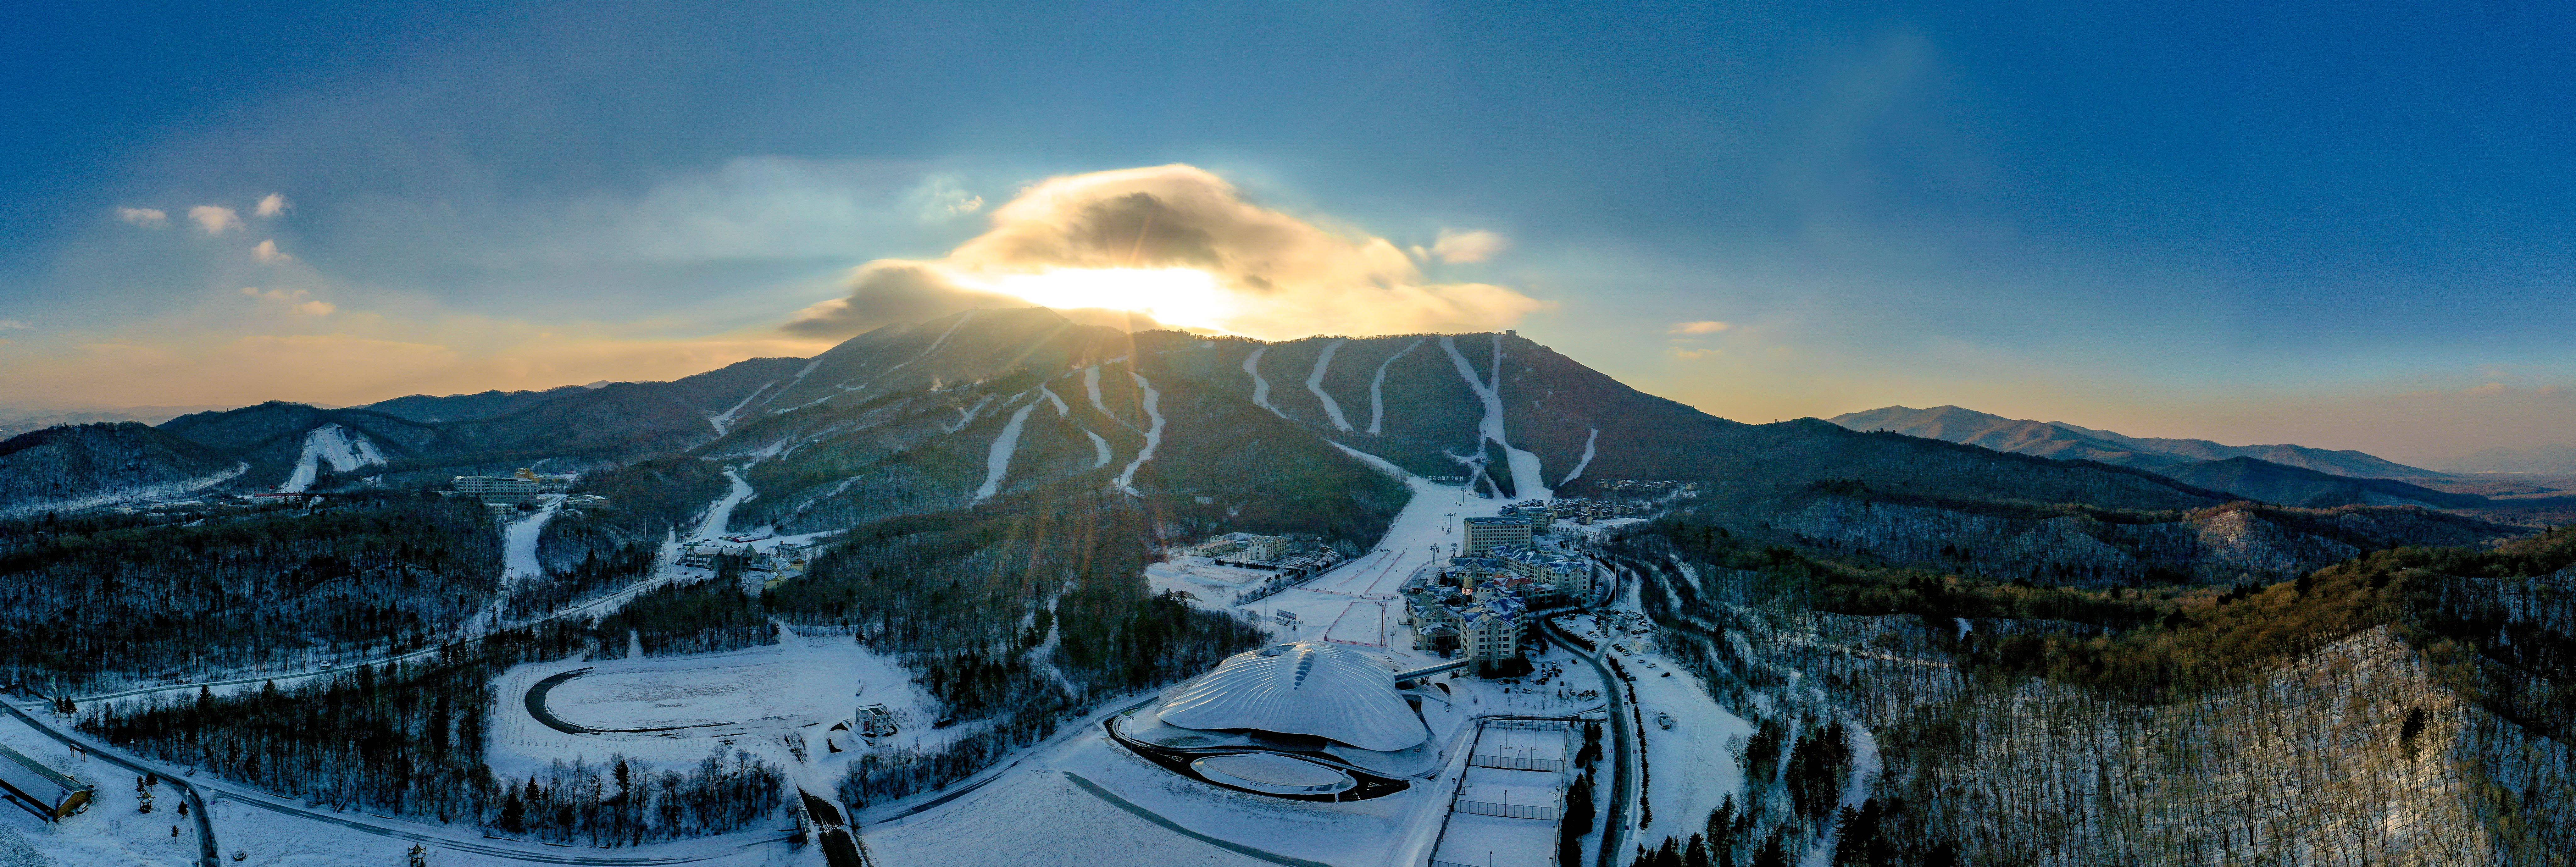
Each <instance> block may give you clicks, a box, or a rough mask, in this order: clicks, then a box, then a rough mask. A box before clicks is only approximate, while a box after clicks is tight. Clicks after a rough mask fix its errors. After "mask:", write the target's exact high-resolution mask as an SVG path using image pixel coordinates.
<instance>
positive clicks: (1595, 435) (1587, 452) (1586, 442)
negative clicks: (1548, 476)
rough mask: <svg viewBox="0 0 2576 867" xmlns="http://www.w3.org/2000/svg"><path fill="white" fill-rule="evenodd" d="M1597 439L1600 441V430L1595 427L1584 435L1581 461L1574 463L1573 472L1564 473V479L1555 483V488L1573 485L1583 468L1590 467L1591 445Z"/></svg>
mask: <svg viewBox="0 0 2576 867" xmlns="http://www.w3.org/2000/svg"><path fill="white" fill-rule="evenodd" d="M1599 439H1601V429H1600V428H1597V427H1596V428H1593V429H1592V432H1591V433H1589V434H1585V435H1584V437H1583V459H1582V460H1579V461H1575V462H1574V472H1570V473H1566V474H1565V478H1564V479H1561V480H1559V481H1558V482H1557V483H1556V486H1557V487H1560V488H1562V487H1565V486H1566V485H1570V484H1573V483H1574V479H1575V477H1576V476H1580V475H1583V468H1584V467H1588V466H1591V465H1592V444H1593V442H1595V441H1597V440H1599Z"/></svg>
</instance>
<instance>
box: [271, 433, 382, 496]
mask: <svg viewBox="0 0 2576 867" xmlns="http://www.w3.org/2000/svg"><path fill="white" fill-rule="evenodd" d="M384 462H385V455H384V452H381V451H378V450H377V449H376V443H375V441H374V440H370V439H367V435H366V434H363V433H359V432H357V431H353V430H350V429H348V428H345V427H341V426H339V425H338V424H326V425H323V426H321V427H317V428H314V429H312V430H309V431H306V432H305V433H304V453H303V454H301V455H297V456H296V458H295V471H294V472H292V473H290V474H288V475H287V477H286V483H285V484H282V485H279V486H277V490H278V492H279V493H283V494H297V493H303V492H304V490H305V489H307V488H311V487H313V481H314V479H316V478H318V477H320V475H321V472H322V465H323V464H330V465H331V471H332V472H335V473H345V472H348V471H350V470H354V469H357V468H359V467H371V466H377V465H381V464H383V463H384Z"/></svg>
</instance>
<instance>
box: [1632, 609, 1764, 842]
mask: <svg viewBox="0 0 2576 867" xmlns="http://www.w3.org/2000/svg"><path fill="white" fill-rule="evenodd" d="M1644 662H1653V663H1654V664H1655V667H1653V668H1648V667H1646V666H1645V665H1644V664H1643V663H1644ZM1620 664H1621V665H1624V666H1627V668H1628V673H1629V674H1631V675H1634V676H1636V678H1637V709H1638V711H1639V713H1640V715H1641V716H1642V718H1643V719H1644V720H1645V723H1646V724H1645V725H1644V726H1642V727H1639V728H1638V730H1637V733H1638V737H1640V738H1642V739H1644V740H1645V742H1646V768H1647V772H1646V776H1647V778H1648V781H1649V783H1650V784H1651V785H1650V786H1649V787H1648V789H1647V791H1646V803H1647V804H1649V805H1651V806H1652V807H1654V810H1655V822H1654V824H1653V825H1651V826H1648V827H1645V828H1641V829H1638V831H1637V833H1636V839H1637V840H1638V841H1639V842H1642V843H1646V844H1647V846H1648V848H1652V847H1653V846H1655V845H1657V844H1660V843H1661V842H1662V841H1663V839H1664V838H1665V837H1667V836H1673V837H1682V838H1685V839H1687V838H1688V837H1689V836H1690V835H1691V834H1692V833H1693V832H1695V831H1697V830H1698V829H1699V827H1700V823H1701V822H1702V821H1703V820H1705V819H1707V818H1708V811H1710V810H1714V809H1717V805H1718V804H1719V803H1721V802H1723V801H1724V800H1725V799H1726V797H1727V796H1728V795H1734V796H1735V798H1736V801H1737V803H1739V804H1740V803H1742V802H1743V799H1744V771H1743V769H1742V768H1740V767H1737V766H1736V764H1735V754H1734V753H1732V752H1729V751H1728V749H1727V745H1728V744H1729V743H1730V742H1734V741H1737V740H1740V739H1743V738H1750V737H1752V736H1753V724H1752V723H1749V722H1746V721H1744V720H1743V719H1742V718H1739V717H1737V716H1735V715H1734V714H1730V713H1727V712H1726V709H1725V708H1721V707H1719V706H1718V705H1717V700H1716V699H1712V698H1710V697H1709V695H1708V693H1707V692H1705V691H1702V690H1701V689H1700V687H1699V681H1697V680H1694V679H1693V678H1692V677H1691V676H1690V675H1689V674H1687V673H1680V672H1676V671H1675V670H1674V667H1673V663H1672V661H1671V660H1668V659H1665V658H1663V657H1662V656H1659V655H1655V654H1627V655H1621V656H1620ZM1667 673H1671V674H1672V676H1671V677H1665V676H1663V675H1665V674H1667ZM1657 713H1669V714H1671V715H1672V718H1673V727H1672V728H1670V729H1666V728H1663V727H1662V726H1659V725H1657V724H1656V721H1655V720H1656V717H1655V715H1656V714H1657Z"/></svg>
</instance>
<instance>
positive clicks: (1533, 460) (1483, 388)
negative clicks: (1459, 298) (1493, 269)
mask: <svg viewBox="0 0 2576 867" xmlns="http://www.w3.org/2000/svg"><path fill="white" fill-rule="evenodd" d="M1494 342H1495V347H1496V348H1495V350H1494V374H1495V375H1494V381H1493V383H1492V384H1490V385H1489V384H1487V383H1485V382H1483V381H1481V380H1479V379H1477V378H1476V366H1475V365H1473V364H1470V363H1468V361H1467V356H1465V355H1463V354H1461V353H1459V352H1458V342H1457V341H1456V340H1452V339H1450V337H1449V336H1448V335H1445V334H1444V335H1441V337H1440V348H1441V349H1443V350H1446V351H1447V352H1448V353H1449V363H1450V364H1451V365H1452V366H1454V367H1456V368H1458V378H1459V379H1463V380H1466V381H1467V388H1468V389H1470V390H1472V391H1474V392H1475V393H1476V397H1478V398H1480V399H1482V400H1484V402H1485V418H1484V421H1483V422H1482V423H1480V424H1478V425H1477V430H1478V432H1479V434H1480V435H1482V436H1483V437H1484V439H1486V440H1487V441H1490V442H1492V443H1493V444H1494V445H1496V446H1499V447H1501V448H1502V450H1503V457H1504V458H1505V459H1506V460H1509V461H1510V462H1511V470H1512V488H1513V491H1514V494H1515V496H1514V497H1513V499H1516V500H1545V499H1549V498H1551V497H1553V496H1554V492H1552V491H1549V490H1548V489H1547V481H1546V480H1545V479H1542V478H1540V477H1539V470H1540V468H1539V461H1538V456H1537V455H1534V454H1531V453H1529V452H1527V451H1525V450H1522V449H1516V448H1512V444H1511V440H1509V439H1505V438H1504V436H1503V392H1502V388H1501V386H1502V349H1501V344H1502V338H1501V337H1500V336H1497V337H1495V338H1494Z"/></svg>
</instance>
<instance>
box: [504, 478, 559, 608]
mask: <svg viewBox="0 0 2576 867" xmlns="http://www.w3.org/2000/svg"><path fill="white" fill-rule="evenodd" d="M562 510H563V497H561V496H556V495H552V494H549V495H547V496H546V498H545V500H544V505H542V506H539V507H538V508H537V511H536V514H533V515H529V516H527V517H525V518H520V519H518V520H516V521H512V522H510V525H509V528H508V532H507V533H506V534H505V538H504V539H503V544H502V549H501V550H502V555H503V556H502V561H501V563H502V566H501V583H502V584H503V586H505V587H506V586H508V585H510V584H514V583H517V582H520V581H525V580H527V579H530V578H543V577H545V574H546V567H545V566H544V564H541V563H538V562H537V540H538V539H539V538H541V537H543V536H544V535H545V532H546V522H548V521H552V520H554V519H555V513H557V512H560V511H562Z"/></svg>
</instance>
